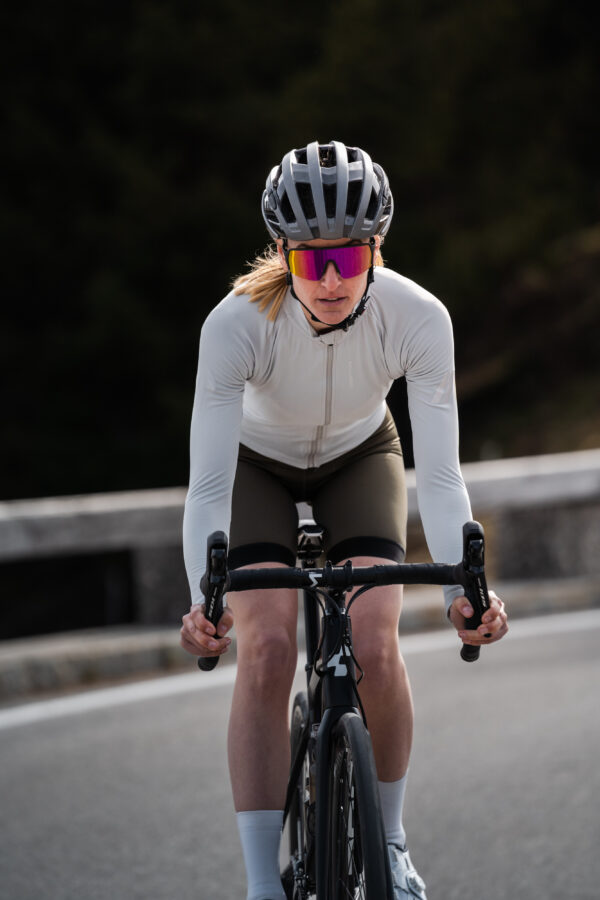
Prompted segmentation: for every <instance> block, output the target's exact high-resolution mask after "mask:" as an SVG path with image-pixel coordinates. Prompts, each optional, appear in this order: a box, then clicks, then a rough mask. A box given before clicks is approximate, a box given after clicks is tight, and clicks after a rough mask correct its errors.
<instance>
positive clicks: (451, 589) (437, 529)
mask: <svg viewBox="0 0 600 900" xmlns="http://www.w3.org/2000/svg"><path fill="white" fill-rule="evenodd" d="M403 368H404V372H405V377H406V383H407V393H408V408H409V414H410V422H411V428H412V434H413V451H414V459H415V473H416V481H417V501H418V505H419V512H420V515H421V521H422V523H423V530H424V532H425V538H426V540H427V546H428V547H429V552H430V553H431V556H432V558H433V560H434V562H443V563H456V562H458V561H459V560H460V559H461V558H462V526H463V524H464V523H465V522H467V521H469V520H470V519H471V518H472V514H471V505H470V502H469V496H468V493H467V489H466V486H465V482H464V479H463V476H462V473H461V470H460V462H459V451H458V411H457V404H456V388H455V380H454V340H453V335H452V324H451V322H450V316H449V314H448V312H447V310H446V309H445V307H444V306H443V305H442V304H441V303H439V301H434V300H433V299H432V300H431V301H430V302H429V308H428V313H427V316H426V320H425V322H424V323H423V322H421V323H420V327H419V328H418V330H416V332H415V334H414V335H413V336H412V340H410V341H409V346H408V347H407V349H406V359H405V361H404V365H403ZM462 594H463V589H462V587H460V586H454V585H453V586H448V587H445V588H444V597H445V601H446V609H448V608H449V606H450V604H451V603H452V601H453V600H454V599H455V598H456V597H458V596H461V595H462Z"/></svg>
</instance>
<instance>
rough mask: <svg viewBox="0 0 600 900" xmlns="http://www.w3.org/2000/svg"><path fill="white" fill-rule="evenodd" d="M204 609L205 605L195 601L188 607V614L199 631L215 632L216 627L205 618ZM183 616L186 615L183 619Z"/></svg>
mask: <svg viewBox="0 0 600 900" xmlns="http://www.w3.org/2000/svg"><path fill="white" fill-rule="evenodd" d="M204 610H205V607H204V604H203V603H196V604H194V606H192V608H191V609H190V611H189V613H188V616H189V618H190V620H191V622H192V623H193V624H194V625H195V627H196V628H197V629H198V630H199V631H203V632H204V633H205V634H215V633H216V630H217V629H216V628H215V626H214V625H213V623H212V622H211V621H210V620H209V619H207V618H206V616H205V615H204ZM185 618H186V617H185V616H184V619H185Z"/></svg>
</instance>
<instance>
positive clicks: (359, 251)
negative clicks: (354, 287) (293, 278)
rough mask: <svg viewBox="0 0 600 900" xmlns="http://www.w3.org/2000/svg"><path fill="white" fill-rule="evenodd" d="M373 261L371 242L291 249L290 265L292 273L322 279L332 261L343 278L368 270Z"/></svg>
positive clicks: (313, 279) (311, 279)
mask: <svg viewBox="0 0 600 900" xmlns="http://www.w3.org/2000/svg"><path fill="white" fill-rule="evenodd" d="M371 261H372V253H371V245H370V244H355V245H349V246H346V247H318V248H317V247H315V248H312V247H311V248H310V249H306V250H289V251H288V265H289V267H290V272H291V273H292V275H297V276H298V277H299V278H307V279H308V280H309V281H320V280H321V278H322V277H323V274H324V272H325V269H326V267H327V264H328V263H330V262H332V263H333V264H334V266H335V267H336V269H337V270H338V272H339V273H340V276H341V277H342V278H354V277H355V276H356V275H360V274H361V273H362V272H366V271H367V269H368V268H369V267H370V265H371Z"/></svg>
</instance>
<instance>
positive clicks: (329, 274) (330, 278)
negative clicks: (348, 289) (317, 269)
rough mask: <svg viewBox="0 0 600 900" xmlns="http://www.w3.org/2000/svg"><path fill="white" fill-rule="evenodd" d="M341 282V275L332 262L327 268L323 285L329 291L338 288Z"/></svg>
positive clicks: (322, 279)
mask: <svg viewBox="0 0 600 900" xmlns="http://www.w3.org/2000/svg"><path fill="white" fill-rule="evenodd" d="M341 280H342V279H341V276H340V273H339V272H338V270H337V269H336V267H335V263H334V262H332V261H331V260H330V261H329V262H328V263H327V265H326V266H325V271H324V272H323V275H322V277H321V284H322V285H323V287H324V288H327V289H328V290H329V289H331V288H334V287H337V285H338V284H339V283H340V281H341Z"/></svg>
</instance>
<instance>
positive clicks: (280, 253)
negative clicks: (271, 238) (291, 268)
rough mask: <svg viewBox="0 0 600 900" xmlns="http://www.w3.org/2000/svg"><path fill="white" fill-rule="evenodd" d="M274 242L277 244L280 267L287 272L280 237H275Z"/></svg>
mask: <svg viewBox="0 0 600 900" xmlns="http://www.w3.org/2000/svg"><path fill="white" fill-rule="evenodd" d="M275 243H276V244H277V256H278V257H279V263H280V265H281V268H282V269H285V271H286V272H287V267H288V266H287V262H286V261H285V253H284V252H283V241H282V239H281V238H277V240H276V242H275Z"/></svg>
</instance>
